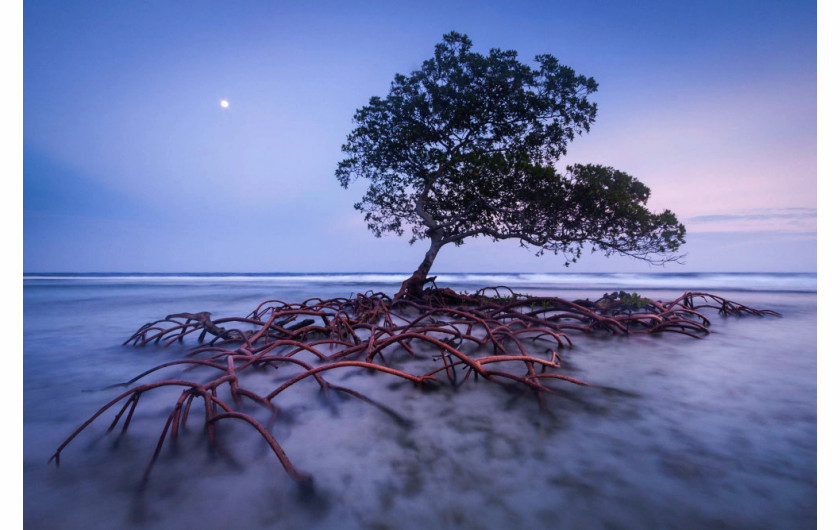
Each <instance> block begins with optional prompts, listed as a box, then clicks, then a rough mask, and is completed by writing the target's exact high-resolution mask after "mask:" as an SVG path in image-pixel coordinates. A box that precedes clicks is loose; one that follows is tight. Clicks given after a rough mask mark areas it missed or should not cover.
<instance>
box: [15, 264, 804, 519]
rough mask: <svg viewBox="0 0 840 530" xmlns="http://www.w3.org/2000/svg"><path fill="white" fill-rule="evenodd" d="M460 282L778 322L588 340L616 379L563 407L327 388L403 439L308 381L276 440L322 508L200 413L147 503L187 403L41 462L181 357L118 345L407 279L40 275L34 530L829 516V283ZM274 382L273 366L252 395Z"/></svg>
mask: <svg viewBox="0 0 840 530" xmlns="http://www.w3.org/2000/svg"><path fill="white" fill-rule="evenodd" d="M450 276H451V277H448V278H444V279H446V280H447V281H442V280H441V278H439V284H440V285H441V286H451V287H453V288H455V289H456V290H462V289H474V288H475V287H477V286H481V285H490V284H500V283H511V282H510V281H508V282H506V281H505V280H511V279H513V280H514V281H513V283H514V285H513V286H514V287H515V288H516V289H517V290H518V291H521V292H528V293H533V294H554V295H558V296H562V297H564V298H570V299H574V298H583V297H589V298H591V299H595V298H598V297H599V296H600V295H601V294H603V292H604V291H605V290H615V289H624V290H638V291H640V292H642V293H643V294H647V295H648V296H650V297H653V298H657V299H662V300H667V299H673V298H675V297H676V296H678V295H679V294H681V293H682V292H683V291H685V290H687V289H692V290H697V289H702V284H703V283H704V282H706V283H708V284H709V288H708V289H705V290H714V292H715V293H716V294H720V295H723V296H725V297H727V298H730V299H733V300H736V301H738V302H742V303H745V304H747V305H749V306H752V307H760V308H767V309H773V310H776V311H778V312H780V313H782V314H783V317H782V318H780V319H779V318H771V317H765V318H757V317H743V318H733V317H729V318H723V317H720V316H718V315H716V314H711V315H710V316H711V317H712V329H713V331H714V333H713V334H712V335H710V336H708V337H706V338H704V339H702V340H696V339H692V338H689V337H685V336H681V335H676V334H666V335H664V336H633V337H629V338H627V337H607V338H603V337H584V336H581V335H573V336H572V339H573V340H574V347H573V348H572V349H570V350H565V351H563V363H564V367H565V368H566V372H565V373H566V374H567V375H571V376H573V377H576V378H579V379H582V380H585V381H587V382H590V383H593V384H595V385H598V386H599V387H602V388H586V387H577V386H574V385H566V386H562V385H559V387H560V388H563V389H564V390H566V391H567V393H566V395H564V396H558V397H552V398H550V400H549V407H550V410H551V411H552V414H544V413H543V414H541V413H540V412H539V409H538V406H537V403H536V400H534V399H533V398H532V397H530V396H528V395H522V396H519V395H516V394H510V393H508V392H506V391H505V390H504V389H503V388H501V387H499V386H497V385H490V384H487V383H486V382H482V381H479V382H477V383H469V384H466V385H465V386H463V387H461V388H460V389H459V390H458V391H457V392H455V391H451V390H448V389H440V390H437V391H433V392H428V391H421V390H418V389H415V388H413V387H412V386H411V385H410V384H395V381H394V380H393V379H390V378H388V377H387V376H385V374H376V375H370V374H366V373H359V372H357V371H346V372H341V373H339V372H338V371H335V373H334V374H331V375H330V380H331V381H333V382H335V383H337V384H341V385H343V386H346V387H350V388H353V389H355V390H358V391H360V392H364V393H365V394H367V395H369V396H370V397H372V398H375V399H378V400H380V401H383V402H385V403H387V404H388V405H389V406H391V407H392V408H394V409H395V410H397V411H399V412H400V413H401V414H402V415H403V416H404V417H406V418H407V419H409V420H411V425H410V426H406V425H404V424H400V423H398V422H395V421H394V420H393V419H392V418H391V417H389V416H388V415H386V414H383V413H382V412H381V411H379V410H378V409H375V408H373V407H371V406H370V405H367V404H365V403H363V402H361V401H359V400H355V399H344V400H338V401H337V402H335V403H332V405H329V404H327V403H325V402H324V401H323V400H321V399H319V398H318V391H317V387H316V386H315V385H314V384H313V385H310V386H307V385H304V384H301V385H298V386H296V387H293V389H294V392H288V393H287V392H284V393H283V394H282V395H281V396H279V397H278V398H277V405H278V406H279V407H281V408H282V409H283V411H284V418H285V420H284V421H281V422H280V423H279V424H278V425H276V427H275V429H274V431H273V434H274V436H275V437H276V438H277V440H278V441H279V442H280V444H281V445H282V446H283V448H284V450H285V451H286V453H287V454H288V455H289V457H290V458H291V460H292V461H293V462H294V464H295V465H296V466H297V467H298V468H300V469H301V470H303V471H305V472H308V473H310V474H312V475H313V476H314V477H315V481H316V494H315V496H314V498H310V499H308V500H302V499H300V498H299V496H298V495H297V492H296V489H295V488H294V484H293V483H292V481H291V480H290V479H289V478H288V476H287V475H286V474H285V472H284V471H283V469H282V467H281V466H280V465H279V463H278V462H277V460H276V459H275V458H274V456H273V455H272V454H270V452H269V451H268V449H267V447H266V446H265V444H264V443H263V442H262V441H261V439H260V438H259V437H258V436H257V435H256V433H255V432H254V431H251V430H249V429H247V428H245V427H243V426H240V425H237V424H228V425H225V426H224V429H223V430H222V435H223V442H224V443H225V444H226V446H227V447H228V449H230V451H231V453H232V457H233V459H235V462H234V461H233V460H231V459H226V458H221V457H219V456H218V455H216V456H214V455H212V454H209V453H208V452H207V451H206V445H205V443H204V440H203V437H202V430H201V422H200V418H198V417H196V418H195V419H194V421H191V423H190V425H189V427H190V429H189V431H188V432H187V433H185V435H184V436H183V437H182V438H181V439H180V440H179V442H178V444H177V445H176V446H174V447H168V446H167V447H166V448H165V450H164V452H163V454H162V456H161V458H160V460H159V461H158V463H157V465H156V467H155V468H154V470H153V471H152V474H151V479H150V482H149V484H148V487H147V488H146V489H145V490H143V491H140V490H139V489H138V487H137V486H138V484H139V482H140V478H141V476H142V474H143V471H144V469H145V467H146V464H147V463H148V461H149V458H150V457H151V455H152V453H153V451H154V447H155V444H156V443H157V438H158V436H159V434H160V431H161V429H162V427H163V422H164V420H165V418H166V415H167V414H168V411H169V410H170V408H171V406H172V405H173V404H174V400H175V398H176V397H177V394H178V392H177V391H175V393H174V394H172V393H168V394H167V393H166V392H165V391H161V392H159V393H156V394H151V393H150V394H148V397H144V398H143V399H142V400H141V403H140V405H139V406H138V409H137V413H136V419H135V420H134V421H133V422H132V426H131V429H129V431H128V433H127V435H126V436H123V437H122V438H120V437H118V436H116V435H108V436H103V434H104V433H105V430H106V428H107V427H108V424H109V423H110V420H111V419H112V418H113V415H114V413H116V411H117V409H114V410H113V412H108V413H106V414H105V415H104V416H103V417H102V418H100V419H99V420H97V422H95V423H94V424H93V425H92V426H91V427H90V428H89V429H88V430H87V431H86V432H85V433H84V434H83V435H82V436H80V437H79V438H78V439H77V440H75V441H74V442H73V443H72V444H71V445H70V446H69V447H68V448H67V449H66V450H65V452H64V453H62V459H61V467H60V468H56V467H55V466H54V465H47V460H48V459H49V457H50V455H51V454H52V453H53V452H54V450H55V449H56V447H57V446H58V445H59V444H60V443H61V442H62V441H63V440H64V439H65V438H66V437H67V436H68V435H69V434H70V433H71V432H73V430H74V429H75V428H76V427H77V426H78V425H80V424H81V423H82V422H83V421H85V420H86V419H87V418H88V417H89V416H90V415H91V414H92V413H93V412H95V411H96V410H97V409H98V408H99V407H100V406H102V405H103V404H105V403H106V402H108V401H109V400H110V399H112V398H113V397H115V396H117V395H119V393H120V392H121V391H122V389H110V390H101V389H102V387H104V386H107V385H110V384H113V383H119V382H123V381H126V380H128V379H130V378H132V377H133V376H135V375H137V374H139V373H140V372H142V371H144V370H146V369H148V368H151V367H153V366H155V365H158V364H160V363H163V362H165V361H167V360H170V359H176V358H179V357H180V356H181V355H182V354H183V353H184V348H183V347H179V346H174V347H172V348H170V349H161V348H155V347H145V348H131V347H123V346H121V345H120V344H121V343H122V342H123V341H124V340H125V339H126V338H127V337H128V336H130V335H131V334H132V333H133V332H134V331H135V330H136V329H137V328H138V327H139V326H140V325H141V324H143V323H145V322H148V321H151V320H156V319H158V318H161V317H163V316H165V315H167V314H170V313H177V312H182V311H190V312H196V311H211V312H212V313H213V314H214V316H217V317H219V316H241V315H245V314H247V313H248V312H250V311H251V310H252V309H253V308H254V307H255V306H256V305H257V304H258V303H259V302H261V301H263V300H265V299H268V298H279V299H283V300H286V301H289V302H294V301H301V300H303V299H305V298H309V297H311V296H320V297H333V296H347V295H349V294H350V293H351V292H360V291H366V290H368V289H373V290H375V291H384V292H386V293H392V292H395V291H396V289H397V287H398V282H399V280H400V279H401V277H400V276H399V275H370V276H367V277H365V276H364V275H320V276H317V275H316V276H312V275H257V276H254V275H235V276H225V275H194V276H178V275H160V276H152V277H148V276H142V275H128V276H127V275H105V276H103V275H100V276H93V277H91V276H81V277H80V276H75V277H69V278H68V277H60V276H55V275H40V276H38V277H27V278H25V279H24V381H23V390H24V455H23V456H24V522H25V525H26V527H27V528H123V527H128V528H200V527H204V528H230V527H237V528H262V527H265V528H281V527H282V528H324V529H326V528H512V527H519V528H608V527H609V528H612V527H620V528H655V527H673V528H675V527H679V528H712V527H714V528H720V527H723V528H729V527H731V528H810V527H814V526H815V525H816V500H817V499H816V491H817V482H816V481H817V444H816V432H817V396H816V384H817V379H816V370H817V354H816V352H817V348H816V340H817V334H816V293H815V292H814V291H815V285H816V278H815V276H814V275H684V276H683V277H682V278H681V277H679V276H675V275H649V276H644V275H623V276H622V275H578V276H579V277H585V278H584V279H583V280H580V281H578V280H579V279H580V278H578V280H575V281H572V282H569V283H562V282H561V281H558V278H557V277H550V276H549V277H548V279H546V278H545V277H543V276H548V275H532V276H527V275H505V276H504V277H502V276H491V277H486V276H487V275H484V276H482V277H480V278H474V277H472V276H470V275H450ZM534 276H540V277H538V278H537V277H534ZM558 276H559V275H558ZM517 278H518V279H517ZM584 280H585V281H584ZM517 282H518V283H517ZM172 373H178V372H172ZM155 377H157V376H152V379H154V378H155ZM281 380H282V374H277V375H276V376H275V375H272V374H267V375H266V377H265V380H264V381H261V382H255V384H257V385H264V386H265V387H266V388H271V387H273V386H277V385H278V384H280V381H281ZM555 386H558V385H555ZM290 390H292V389H290Z"/></svg>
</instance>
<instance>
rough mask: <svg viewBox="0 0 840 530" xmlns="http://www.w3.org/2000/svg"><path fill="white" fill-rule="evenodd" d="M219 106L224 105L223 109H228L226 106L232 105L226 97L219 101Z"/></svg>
mask: <svg viewBox="0 0 840 530" xmlns="http://www.w3.org/2000/svg"><path fill="white" fill-rule="evenodd" d="M219 106H220V107H222V108H223V109H226V108H228V107H230V101H228V100H226V99H223V100H221V101H219Z"/></svg>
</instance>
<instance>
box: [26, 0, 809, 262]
mask: <svg viewBox="0 0 840 530" xmlns="http://www.w3.org/2000/svg"><path fill="white" fill-rule="evenodd" d="M297 4H298V3H295V4H292V3H285V2H248V3H234V2H85V1H79V2H66V3H58V2H41V1H31V0H27V2H26V3H25V5H24V32H23V38H24V69H23V88H24V91H23V95H24V103H23V110H24V113H23V116H24V117H23V125H24V127H23V163H24V171H23V177H24V180H23V184H24V199H23V207H24V212H23V215H24V227H23V228H24V243H23V250H24V253H23V268H24V271H25V272H48V271H51V272H86V271H90V272H102V271H139V272H143V271H148V272H151V271H231V272H236V271H254V272H262V271H410V270H413V269H414V268H415V267H416V266H417V264H418V263H419V261H420V259H421V258H422V254H423V252H424V250H425V249H424V248H423V247H422V243H420V244H418V245H415V246H413V247H411V246H409V245H408V243H407V240H406V239H399V238H396V237H393V238H383V239H376V238H374V237H373V235H372V234H370V233H369V232H367V230H366V229H365V226H364V223H363V222H362V219H361V215H360V214H359V213H358V212H356V211H355V210H353V207H352V205H353V203H354V202H356V201H357V200H358V199H359V198H360V197H361V195H362V194H363V192H364V187H363V184H362V183H358V184H356V185H354V186H351V187H350V189H349V190H344V189H342V188H341V187H340V186H339V185H338V182H337V181H336V179H335V177H334V171H335V166H336V163H337V162H338V161H339V160H340V159H341V158H342V153H341V150H340V148H341V144H342V143H343V141H344V139H345V137H346V136H347V134H348V133H349V132H350V131H351V129H352V116H353V113H354V111H355V109H357V108H359V107H361V106H363V105H364V104H366V103H367V101H368V99H369V98H370V97H371V96H374V95H384V94H385V93H387V90H388V87H389V83H390V81H391V79H392V78H393V76H394V74H396V73H408V72H410V71H411V70H413V69H416V68H418V67H419V66H420V63H421V62H422V61H423V60H425V59H426V58H428V57H429V56H430V55H431V53H432V50H433V47H434V44H435V43H437V42H439V41H440V39H441V36H442V35H443V34H444V33H447V32H449V31H453V30H455V31H459V32H462V33H466V34H467V35H469V36H470V38H471V39H472V40H473V42H474V44H475V48H476V49H477V50H479V51H482V52H486V51H487V50H488V49H489V48H491V47H498V48H503V49H514V50H517V51H518V52H519V54H520V58H521V59H522V60H524V61H530V60H531V59H532V58H533V56H535V55H537V54H540V53H551V54H553V55H555V56H556V57H558V58H559V59H560V61H561V62H562V63H564V64H567V65H569V66H571V67H572V68H574V69H575V70H576V71H577V72H578V73H581V74H584V75H587V76H591V77H594V78H595V79H596V80H597V81H598V83H599V85H600V87H599V90H598V92H597V93H596V94H595V95H594V98H593V99H594V100H595V101H596V102H597V103H598V106H599V112H598V118H597V119H596V122H595V124H594V125H593V127H592V132H591V133H590V134H589V135H587V136H585V137H582V138H579V139H577V140H576V141H575V142H573V143H572V144H571V145H570V146H569V156H568V158H567V159H566V160H563V161H561V162H560V164H559V165H561V166H562V165H566V164H569V163H575V162H584V163H600V164H604V165H611V166H614V167H616V168H618V169H621V170H623V171H626V172H628V173H630V174H631V175H633V176H635V177H637V178H638V179H640V180H642V181H643V182H645V183H646V184H647V185H648V186H649V187H650V188H651V190H652V197H651V200H650V203H649V205H650V206H651V207H652V208H653V209H657V210H660V209H663V208H669V209H671V210H673V211H675V212H676V213H677V215H678V216H679V217H680V219H681V221H683V222H684V223H685V224H686V227H687V228H688V243H687V245H686V246H685V247H684V252H686V253H687V255H686V257H685V259H684V263H683V264H682V265H677V264H672V265H669V266H667V267H666V268H665V269H664V270H665V271H673V272H689V271H815V270H816V260H817V252H816V249H817V242H816V203H817V169H816V168H817V40H816V24H817V17H816V11H817V6H816V3H808V2H773V1H770V2H748V1H739V2H633V3H630V2H597V3H595V2H591V3H583V2H530V3H529V2H492V1H484V2H459V3H457V6H455V7H453V6H451V5H449V2H424V3H409V2H404V3H400V2H366V3H364V4H363V5H359V3H355V2H318V3H312V4H313V5H309V6H303V5H297ZM222 98H225V99H227V100H229V101H230V107H229V108H228V109H222V108H221V107H220V106H219V101H220V100H221V99H222ZM434 270H437V271H458V270H464V271H534V272H543V271H563V270H567V269H565V268H564V267H563V260H562V258H559V257H557V258H555V257H552V256H548V255H546V256H543V257H540V258H537V257H535V256H533V254H531V253H529V252H527V251H525V250H523V249H520V248H518V247H517V245H516V243H514V242H503V243H492V242H490V241H485V240H470V241H469V242H468V243H467V245H465V246H463V247H460V248H455V247H446V248H444V249H443V250H442V251H441V253H440V255H439V257H438V261H437V262H436V264H435V268H434ZM569 270H573V271H576V272H588V271H660V270H663V269H660V268H651V267H650V266H649V265H647V264H645V263H642V262H637V261H633V260H632V259H629V258H620V257H611V258H609V259H607V258H604V257H602V256H599V255H585V256H584V257H583V258H582V259H581V260H580V261H579V262H578V263H577V264H573V265H572V267H571V268H570V269H569Z"/></svg>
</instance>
